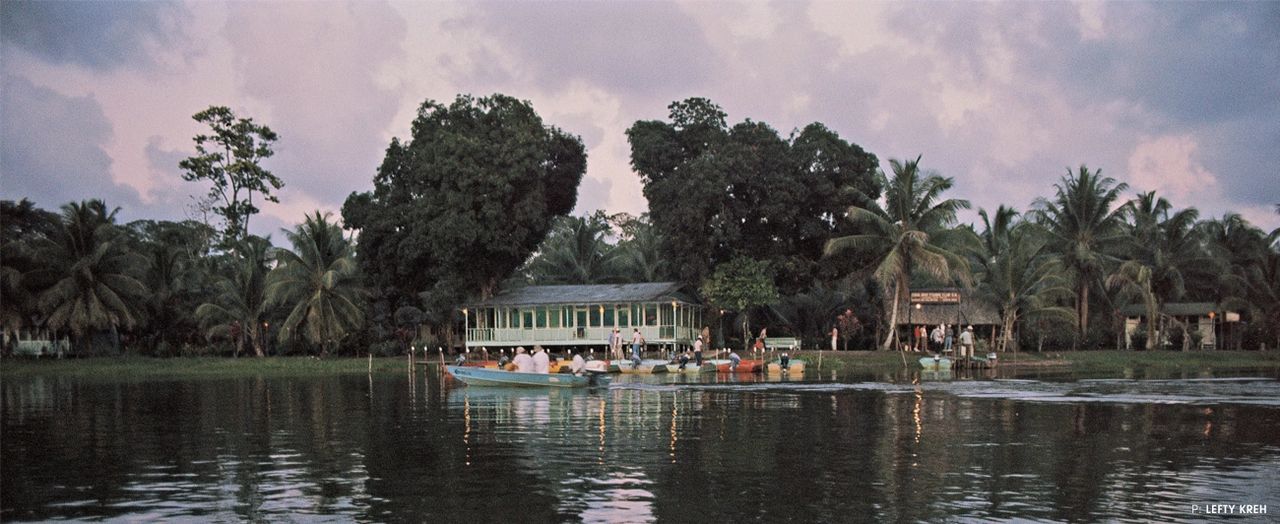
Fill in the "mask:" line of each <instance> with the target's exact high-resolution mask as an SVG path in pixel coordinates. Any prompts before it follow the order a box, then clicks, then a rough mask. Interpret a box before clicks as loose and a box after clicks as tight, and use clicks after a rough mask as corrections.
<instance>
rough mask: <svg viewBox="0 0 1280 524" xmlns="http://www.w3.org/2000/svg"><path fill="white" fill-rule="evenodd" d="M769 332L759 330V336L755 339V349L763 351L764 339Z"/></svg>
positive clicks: (764, 329) (767, 329) (765, 329)
mask: <svg viewBox="0 0 1280 524" xmlns="http://www.w3.org/2000/svg"><path fill="white" fill-rule="evenodd" d="M768 332H769V328H760V336H759V337H756V349H757V350H760V351H764V337H765V334H766V333H768Z"/></svg>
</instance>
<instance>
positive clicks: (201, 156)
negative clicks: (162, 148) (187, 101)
mask: <svg viewBox="0 0 1280 524" xmlns="http://www.w3.org/2000/svg"><path fill="white" fill-rule="evenodd" d="M192 118H193V119H195V121H197V122H200V123H202V124H206V125H208V126H209V128H210V130H211V131H212V134H208V135H206V134H199V135H196V137H195V143H196V153H197V154H196V156H193V157H190V158H187V159H186V160H183V161H181V162H179V163H178V167H181V168H182V169H183V170H184V171H185V172H184V173H183V174H182V179H183V180H186V181H188V182H196V181H206V182H207V183H209V184H211V185H212V187H211V188H210V189H209V200H210V201H212V202H215V204H214V205H213V212H214V213H216V214H217V215H219V216H221V217H222V219H223V222H224V225H225V229H224V230H223V237H224V240H225V241H226V242H228V243H229V242H233V241H236V240H239V239H241V238H243V237H244V236H245V235H247V234H248V232H249V218H250V217H252V216H253V215H254V214H255V213H257V212H258V207H257V206H256V205H255V204H254V201H253V198H254V193H258V194H260V195H261V197H262V200H265V201H268V202H279V200H278V199H277V198H276V196H275V195H273V194H272V190H275V189H280V188H282V187H284V182H283V181H281V180H280V178H279V177H277V176H275V175H273V174H271V172H270V171H268V170H266V168H264V167H262V164H261V162H262V161H263V160H265V159H267V158H270V157H271V155H273V154H274V151H272V149H271V144H272V143H273V142H275V141H276V140H277V138H279V137H277V136H276V134H275V132H274V131H272V130H271V128H269V127H267V126H264V125H258V124H256V123H254V121H253V119H252V118H237V117H236V115H235V113H232V112H231V109H230V108H227V107H224V106H209V108H208V109H205V110H204V111H201V112H199V113H196V114H195V115H194V116H192Z"/></svg>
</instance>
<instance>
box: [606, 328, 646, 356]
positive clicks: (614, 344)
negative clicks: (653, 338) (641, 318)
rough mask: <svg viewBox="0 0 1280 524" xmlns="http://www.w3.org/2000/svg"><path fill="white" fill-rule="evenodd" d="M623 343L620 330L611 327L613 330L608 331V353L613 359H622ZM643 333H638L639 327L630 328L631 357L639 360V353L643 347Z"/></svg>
mask: <svg viewBox="0 0 1280 524" xmlns="http://www.w3.org/2000/svg"><path fill="white" fill-rule="evenodd" d="M623 343H624V340H623V336H622V332H621V331H619V330H618V328H613V332H612V333H609V354H610V355H612V356H613V358H615V359H619V360H621V359H622V345H623ZM644 344H645V340H644V335H642V334H640V329H639V328H631V359H632V360H635V361H637V362H639V361H640V353H641V351H642V350H643V349H644Z"/></svg>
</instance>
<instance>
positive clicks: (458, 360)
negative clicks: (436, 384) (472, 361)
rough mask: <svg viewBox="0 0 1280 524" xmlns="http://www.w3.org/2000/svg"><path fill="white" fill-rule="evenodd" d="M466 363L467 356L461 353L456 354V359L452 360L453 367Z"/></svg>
mask: <svg viewBox="0 0 1280 524" xmlns="http://www.w3.org/2000/svg"><path fill="white" fill-rule="evenodd" d="M466 361H467V356H466V355H464V354H462V353H458V358H455V359H453V365H455V366H461V365H462V364H463V363H464V362H466Z"/></svg>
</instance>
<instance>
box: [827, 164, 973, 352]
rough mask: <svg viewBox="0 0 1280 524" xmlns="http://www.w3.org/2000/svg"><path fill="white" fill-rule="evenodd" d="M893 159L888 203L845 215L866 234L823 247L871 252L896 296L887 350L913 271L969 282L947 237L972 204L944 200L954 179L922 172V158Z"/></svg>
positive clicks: (880, 277) (875, 271)
mask: <svg viewBox="0 0 1280 524" xmlns="http://www.w3.org/2000/svg"><path fill="white" fill-rule="evenodd" d="M889 164H890V166H891V167H892V168H893V178H892V179H891V180H889V181H888V184H887V185H886V189H885V206H884V207H883V208H882V207H880V206H879V205H877V204H876V203H875V202H874V201H869V203H868V204H867V206H866V207H859V206H854V207H850V208H849V210H848V212H847V213H846V214H845V216H846V218H848V219H849V221H850V222H852V223H853V225H854V226H855V227H858V228H859V231H861V233H858V234H853V235H848V236H843V237H839V238H833V239H831V240H829V241H827V245H826V248H825V250H824V251H825V253H826V254H828V255H831V254H835V253H838V252H842V251H844V250H850V249H851V250H857V251H861V252H863V253H871V254H872V256H873V258H872V260H873V262H872V264H871V266H872V267H871V269H872V276H873V277H874V278H875V279H876V281H877V282H879V283H880V285H882V286H884V288H885V290H886V292H889V291H890V289H892V295H893V306H892V309H890V313H889V315H890V316H889V333H888V336H886V337H885V339H884V343H883V344H882V348H883V349H886V350H887V349H889V347H890V346H891V344H892V343H893V342H894V341H896V340H897V336H896V334H897V321H898V303H899V301H900V300H902V299H903V298H906V297H909V296H910V294H911V281H910V279H911V273H912V272H913V271H915V270H922V271H924V272H925V273H927V274H929V275H931V276H933V277H935V278H938V279H940V280H951V279H954V278H959V279H961V280H963V281H965V282H968V271H969V265H968V263H967V262H966V261H965V260H964V259H963V258H962V257H960V256H959V255H957V254H955V253H954V252H952V251H950V250H948V249H946V248H944V247H943V246H945V245H947V238H946V237H948V236H954V235H953V233H954V230H951V229H948V228H949V227H950V226H951V225H952V224H954V223H955V222H956V212H957V211H959V210H960V209H968V208H969V201H968V200H956V199H946V200H941V195H942V193H943V192H944V191H946V190H948V189H951V186H952V183H953V181H952V179H950V178H944V177H941V176H938V175H935V174H921V172H920V157H916V159H915V160H911V161H907V162H901V161H898V160H896V159H894V160H890V161H889ZM880 176H881V177H882V178H883V175H880Z"/></svg>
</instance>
